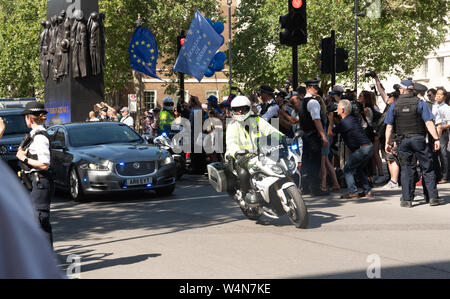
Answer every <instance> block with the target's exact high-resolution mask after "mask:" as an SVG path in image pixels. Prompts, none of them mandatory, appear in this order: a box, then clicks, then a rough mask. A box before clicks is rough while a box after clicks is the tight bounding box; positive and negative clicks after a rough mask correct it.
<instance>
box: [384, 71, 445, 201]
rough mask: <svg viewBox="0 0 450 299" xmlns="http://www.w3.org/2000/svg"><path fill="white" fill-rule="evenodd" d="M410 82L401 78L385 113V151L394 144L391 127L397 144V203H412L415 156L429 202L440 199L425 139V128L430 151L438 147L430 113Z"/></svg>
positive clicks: (389, 151)
mask: <svg viewBox="0 0 450 299" xmlns="http://www.w3.org/2000/svg"><path fill="white" fill-rule="evenodd" d="M413 90H414V83H413V82H412V81H411V80H404V81H402V82H401V84H400V97H399V98H398V100H397V102H395V103H394V104H392V105H391V107H390V108H389V111H388V113H387V115H386V119H385V121H384V122H385V124H386V125H387V126H386V152H387V153H391V152H392V148H393V147H394V139H393V138H392V137H393V136H392V135H393V131H394V128H395V135H396V138H395V141H396V142H397V144H398V155H399V159H400V165H401V170H402V171H401V182H402V195H403V196H402V200H401V202H400V206H401V207H408V208H410V207H412V200H413V198H414V178H413V173H414V168H415V167H416V165H415V164H416V162H415V161H416V159H415V158H414V156H415V157H416V158H417V160H419V164H420V166H421V168H422V171H423V174H422V176H423V181H424V183H425V185H426V188H427V190H428V192H429V196H430V198H431V199H430V205H431V206H436V205H439V204H440V203H441V200H440V199H439V196H438V192H437V188H436V175H435V172H434V168H433V157H432V155H431V152H430V151H429V149H428V147H427V145H426V142H425V135H426V131H427V130H428V132H429V133H430V134H431V136H432V138H433V139H434V148H433V149H434V151H438V150H439V148H440V142H439V137H438V133H437V131H436V127H435V125H434V123H433V119H434V116H433V114H432V112H431V110H430V108H429V107H428V105H427V104H426V103H425V102H424V101H421V100H420V99H419V98H417V97H416V96H414V94H413Z"/></svg>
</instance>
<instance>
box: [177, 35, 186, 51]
mask: <svg viewBox="0 0 450 299" xmlns="http://www.w3.org/2000/svg"><path fill="white" fill-rule="evenodd" d="M185 40H186V33H185V32H184V30H181V33H180V35H178V36H177V54H180V51H181V48H182V47H183V44H184V41H185Z"/></svg>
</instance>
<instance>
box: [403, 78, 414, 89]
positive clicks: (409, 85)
mask: <svg viewBox="0 0 450 299" xmlns="http://www.w3.org/2000/svg"><path fill="white" fill-rule="evenodd" d="M400 88H403V89H409V90H412V89H414V82H413V81H412V80H409V79H408V80H403V81H402V82H400Z"/></svg>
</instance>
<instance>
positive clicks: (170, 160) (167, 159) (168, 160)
mask: <svg viewBox="0 0 450 299" xmlns="http://www.w3.org/2000/svg"><path fill="white" fill-rule="evenodd" d="M173 162H174V160H173V157H172V156H168V157H166V158H165V159H164V160H163V161H162V163H161V164H162V165H163V166H164V165H169V164H172V163H173Z"/></svg>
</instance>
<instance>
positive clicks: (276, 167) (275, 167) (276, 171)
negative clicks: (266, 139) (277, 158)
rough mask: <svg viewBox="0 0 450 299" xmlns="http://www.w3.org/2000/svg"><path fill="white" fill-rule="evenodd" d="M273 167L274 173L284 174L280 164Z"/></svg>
mask: <svg viewBox="0 0 450 299" xmlns="http://www.w3.org/2000/svg"><path fill="white" fill-rule="evenodd" d="M271 169H272V171H273V172H274V173H276V174H278V175H282V174H283V169H281V167H280V166H278V165H273V166H272V167H271Z"/></svg>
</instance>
